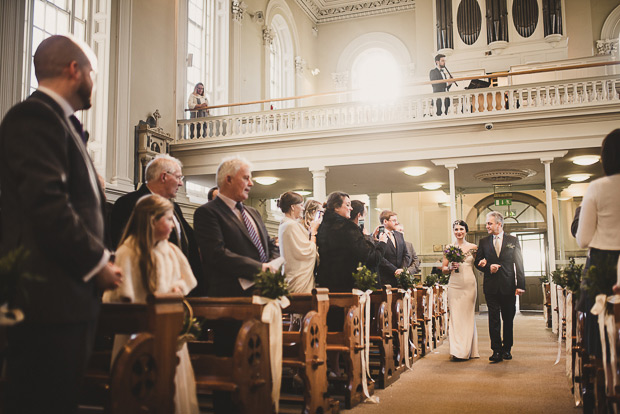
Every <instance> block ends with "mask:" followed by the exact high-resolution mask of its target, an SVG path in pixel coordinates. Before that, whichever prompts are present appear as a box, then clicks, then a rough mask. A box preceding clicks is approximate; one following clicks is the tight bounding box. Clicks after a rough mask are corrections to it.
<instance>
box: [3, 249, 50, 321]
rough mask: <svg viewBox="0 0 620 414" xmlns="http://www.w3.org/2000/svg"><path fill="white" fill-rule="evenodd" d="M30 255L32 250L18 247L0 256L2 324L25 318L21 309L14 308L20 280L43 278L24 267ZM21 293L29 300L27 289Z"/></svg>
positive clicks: (38, 279)
mask: <svg viewBox="0 0 620 414" xmlns="http://www.w3.org/2000/svg"><path fill="white" fill-rule="evenodd" d="M28 256H30V252H28V251H27V250H26V249H25V248H24V247H18V248H17V249H15V250H11V251H10V252H8V253H7V254H6V255H5V256H3V257H1V258H0V305H1V307H0V325H14V324H16V323H18V322H21V320H23V319H24V314H23V313H22V311H21V310H19V309H13V308H12V307H13V305H14V303H13V301H14V300H15V297H16V296H17V293H18V290H19V281H20V280H31V281H32V280H34V281H42V280H43V279H42V278H40V277H38V276H35V275H32V274H30V273H28V272H27V271H26V270H25V269H24V268H25V264H26V261H27V260H28ZM20 293H21V295H22V296H23V297H24V299H25V300H28V296H27V292H26V291H21V292H20Z"/></svg>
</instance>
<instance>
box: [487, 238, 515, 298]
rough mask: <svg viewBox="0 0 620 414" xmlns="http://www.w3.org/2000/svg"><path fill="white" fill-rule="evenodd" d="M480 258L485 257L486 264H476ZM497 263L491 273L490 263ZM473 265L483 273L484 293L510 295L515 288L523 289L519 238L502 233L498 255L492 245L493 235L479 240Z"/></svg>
mask: <svg viewBox="0 0 620 414" xmlns="http://www.w3.org/2000/svg"><path fill="white" fill-rule="evenodd" d="M482 259H487V265H486V266H484V267H481V266H478V263H480V261H481V260H482ZM492 264H499V265H501V267H500V268H499V270H498V271H497V272H496V273H491V265H492ZM475 265H476V267H477V268H478V270H480V271H481V272H483V273H484V285H483V290H484V294H485V295H486V294H497V293H501V294H502V295H510V294H514V293H515V289H516V288H519V289H523V290H525V274H524V272H523V255H522V253H521V245H520V244H519V239H517V238H516V237H514V236H511V235H509V234H506V233H504V237H503V239H502V248H501V250H500V252H499V257H497V254H496V253H495V247H493V236H492V235H491V236H487V237H484V238H483V239H481V240H480V244H479V245H478V253H477V254H476V261H475ZM515 278H516V283H515Z"/></svg>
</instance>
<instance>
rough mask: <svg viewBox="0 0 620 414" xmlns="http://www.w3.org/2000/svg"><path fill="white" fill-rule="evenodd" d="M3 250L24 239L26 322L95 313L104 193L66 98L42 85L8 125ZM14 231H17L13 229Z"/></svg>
mask: <svg viewBox="0 0 620 414" xmlns="http://www.w3.org/2000/svg"><path fill="white" fill-rule="evenodd" d="M0 183H1V185H2V195H1V197H0V200H1V201H0V202H1V210H2V226H1V227H2V231H3V233H4V234H3V237H2V246H1V249H0V255H4V254H6V253H7V252H9V251H11V250H13V249H15V248H17V247H19V246H23V247H24V248H25V249H26V250H27V251H28V252H29V254H30V256H29V258H28V261H27V265H26V269H25V270H27V271H28V272H30V273H31V274H33V275H36V276H39V277H40V278H42V279H43V281H24V282H23V285H22V286H23V288H24V289H23V290H25V291H27V295H28V297H27V298H25V297H23V296H21V295H20V296H18V297H17V298H16V303H15V305H16V306H17V307H19V308H21V309H22V310H23V311H24V313H25V315H26V320H25V321H24V323H75V322H83V321H94V320H95V319H96V318H97V315H98V311H99V298H98V295H97V292H96V290H95V283H94V278H91V279H90V280H89V281H88V282H84V279H83V278H84V277H85V276H86V275H87V274H88V273H89V272H91V271H92V270H94V269H95V268H96V267H97V265H98V264H99V262H100V261H101V259H102V257H103V255H104V249H105V248H104V245H103V238H104V221H103V208H104V199H105V198H104V195H103V192H102V190H101V188H100V186H99V183H98V180H97V173H96V171H95V168H94V166H93V164H92V162H91V160H90V157H89V156H88V153H87V151H86V147H85V146H84V144H83V142H82V141H81V138H80V136H79V135H77V134H76V133H75V132H74V130H73V128H72V127H71V126H69V124H68V122H67V120H66V118H65V115H64V113H63V111H62V109H61V108H60V106H59V105H58V104H57V103H56V102H55V101H54V100H53V99H52V98H50V97H49V96H48V95H46V94H44V93H42V92H39V91H37V92H34V93H33V94H32V95H31V96H30V97H29V98H28V99H27V100H25V101H24V102H21V103H19V104H17V105H16V106H14V107H13V108H12V109H11V110H10V111H9V112H8V113H7V115H6V116H5V118H4V120H3V122H2V125H1V126H0ZM8 235H10V237H7V236H8Z"/></svg>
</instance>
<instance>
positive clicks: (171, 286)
mask: <svg viewBox="0 0 620 414" xmlns="http://www.w3.org/2000/svg"><path fill="white" fill-rule="evenodd" d="M174 228H175V224H174V219H173V205H172V203H171V202H170V201H169V200H166V199H165V198H163V197H161V196H158V195H149V196H145V197H142V198H141V199H140V200H138V203H137V204H136V207H135V208H134V211H133V213H132V215H131V217H130V218H129V222H128V223H127V227H126V228H125V232H124V234H123V236H122V237H121V244H120V247H119V248H118V250H117V251H116V261H115V263H116V264H117V265H118V266H119V267H120V268H121V269H122V270H123V281H122V283H121V285H120V286H119V288H118V289H116V290H114V291H107V292H106V293H105V294H104V296H103V301H104V302H133V303H146V297H147V295H148V294H149V293H180V294H183V295H187V294H188V293H189V291H190V290H192V289H193V288H194V287H195V286H196V278H195V277H194V275H193V273H192V270H191V268H190V266H189V263H188V261H187V258H186V257H185V255H183V252H182V251H181V250H180V249H179V248H178V247H177V246H175V245H174V244H172V243H170V242H168V238H169V237H170V232H171V231H173V230H174ZM180 329H181V327H179V330H180ZM128 339H129V336H128V335H116V337H115V338H114V349H113V351H112V359H114V358H115V357H116V354H117V353H118V351H119V350H120V349H121V348H122V346H123V345H124V344H125V343H126V342H127V340H128ZM177 356H178V357H179V364H178V366H177V371H176V375H175V378H174V381H175V388H176V394H175V397H174V403H175V412H176V414H198V413H199V408H198V400H197V397H196V382H195V380H194V371H193V369H192V365H191V361H190V359H189V352H188V351H187V344H184V345H183V347H182V348H181V350H180V351H178V352H177Z"/></svg>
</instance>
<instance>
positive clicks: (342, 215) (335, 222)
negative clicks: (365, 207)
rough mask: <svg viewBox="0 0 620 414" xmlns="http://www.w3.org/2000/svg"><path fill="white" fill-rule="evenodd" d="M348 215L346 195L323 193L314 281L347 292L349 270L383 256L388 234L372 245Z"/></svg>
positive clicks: (350, 286) (375, 262) (371, 264)
mask: <svg viewBox="0 0 620 414" xmlns="http://www.w3.org/2000/svg"><path fill="white" fill-rule="evenodd" d="M350 217H351V199H350V198H349V195H348V194H346V193H343V192H340V191H335V192H333V193H331V194H330V195H329V196H328V197H327V208H326V210H325V216H324V217H323V222H322V223H321V225H320V227H319V231H318V234H317V245H318V246H319V255H320V256H321V263H320V264H319V271H318V276H317V282H318V285H319V286H321V287H326V288H329V291H330V292H351V290H352V289H353V287H354V286H353V272H355V270H356V269H357V266H358V264H359V263H362V265H366V266H367V267H369V268H371V269H373V268H375V267H376V266H377V265H378V264H379V262H380V261H381V259H382V258H383V252H384V251H385V247H386V243H387V238H388V236H387V235H386V234H385V233H384V234H382V235H380V237H379V243H378V244H377V245H376V246H375V245H374V244H373V243H372V242H370V241H368V240H367V239H366V237H364V234H363V233H362V231H361V230H360V228H359V227H358V226H357V225H356V224H355V223H354V222H352V221H351V220H349V218H350Z"/></svg>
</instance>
